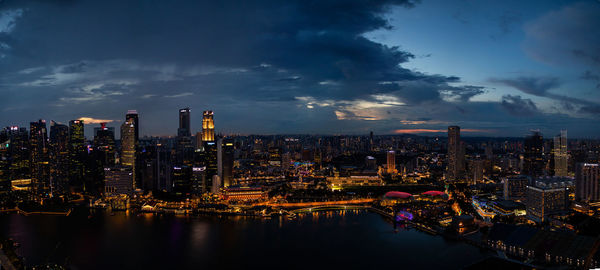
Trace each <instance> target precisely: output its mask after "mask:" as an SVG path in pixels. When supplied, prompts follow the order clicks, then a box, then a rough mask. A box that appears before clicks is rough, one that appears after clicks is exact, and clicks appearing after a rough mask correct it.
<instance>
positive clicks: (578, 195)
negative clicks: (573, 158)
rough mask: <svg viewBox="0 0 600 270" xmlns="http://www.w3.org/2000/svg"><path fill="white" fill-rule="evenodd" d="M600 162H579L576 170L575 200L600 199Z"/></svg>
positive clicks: (594, 200)
mask: <svg viewBox="0 0 600 270" xmlns="http://www.w3.org/2000/svg"><path fill="white" fill-rule="evenodd" d="M599 181H600V164H597V163H577V169H576V171H575V200H577V201H584V202H596V201H600V182H599Z"/></svg>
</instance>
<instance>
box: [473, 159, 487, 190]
mask: <svg viewBox="0 0 600 270" xmlns="http://www.w3.org/2000/svg"><path fill="white" fill-rule="evenodd" d="M484 165H485V163H484V160H482V159H474V160H471V164H470V166H469V170H470V172H471V173H470V176H471V180H472V183H471V184H477V183H481V182H482V181H483V168H484Z"/></svg>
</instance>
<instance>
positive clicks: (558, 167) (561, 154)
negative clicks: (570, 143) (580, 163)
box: [552, 130, 568, 176]
mask: <svg viewBox="0 0 600 270" xmlns="http://www.w3.org/2000/svg"><path fill="white" fill-rule="evenodd" d="M552 153H553V155H554V175H556V176H567V175H568V170H567V161H568V156H567V131H566V130H561V131H560V135H558V136H556V137H554V145H553V149H552Z"/></svg>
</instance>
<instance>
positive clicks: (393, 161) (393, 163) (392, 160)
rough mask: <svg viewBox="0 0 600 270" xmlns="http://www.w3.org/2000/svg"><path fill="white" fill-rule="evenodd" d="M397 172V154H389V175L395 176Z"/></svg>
mask: <svg viewBox="0 0 600 270" xmlns="http://www.w3.org/2000/svg"><path fill="white" fill-rule="evenodd" d="M395 171H396V152H394V151H388V152H387V173H389V174H393V173H394V172H395Z"/></svg>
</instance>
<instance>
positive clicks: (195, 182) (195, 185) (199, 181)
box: [192, 167, 208, 195]
mask: <svg viewBox="0 0 600 270" xmlns="http://www.w3.org/2000/svg"><path fill="white" fill-rule="evenodd" d="M205 182H206V167H193V168H192V193H193V194H195V195H202V193H205V192H208V190H205V184H204V183H205Z"/></svg>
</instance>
